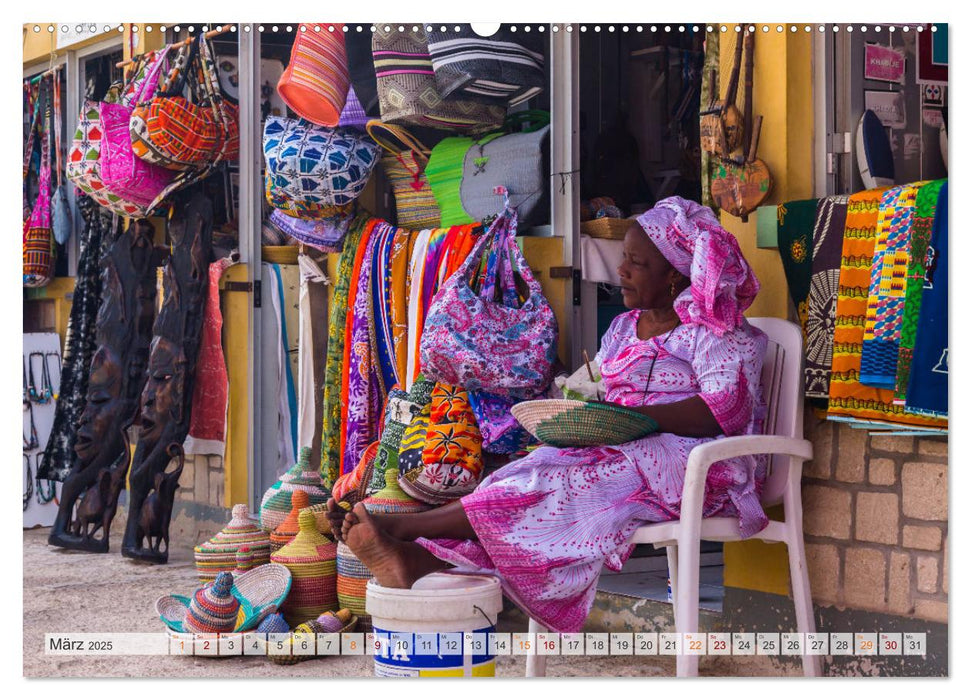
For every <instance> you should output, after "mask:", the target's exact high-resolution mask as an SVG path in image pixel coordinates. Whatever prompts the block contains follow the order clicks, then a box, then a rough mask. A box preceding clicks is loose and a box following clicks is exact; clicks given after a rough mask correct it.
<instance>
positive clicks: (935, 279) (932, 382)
mask: <svg viewBox="0 0 971 700" xmlns="http://www.w3.org/2000/svg"><path fill="white" fill-rule="evenodd" d="M947 191H948V183H947V182H946V181H945V182H944V184H943V185H942V186H941V189H940V193H939V194H938V197H937V208H936V210H935V213H934V230H933V233H932V234H931V244H930V246H929V247H928V249H927V259H926V261H925V263H924V267H925V269H926V275H925V282H924V290H923V295H922V298H921V305H920V318H919V322H918V327H919V328H920V333H919V334H918V336H917V342H916V343H915V345H914V359H913V362H912V364H911V373H910V383H909V384H908V386H907V410H908V411H921V412H928V413H934V414H936V415H941V416H946V415H947V412H948V393H947V380H948V336H947V257H948V254H947V247H948V242H947V239H948V232H947Z"/></svg>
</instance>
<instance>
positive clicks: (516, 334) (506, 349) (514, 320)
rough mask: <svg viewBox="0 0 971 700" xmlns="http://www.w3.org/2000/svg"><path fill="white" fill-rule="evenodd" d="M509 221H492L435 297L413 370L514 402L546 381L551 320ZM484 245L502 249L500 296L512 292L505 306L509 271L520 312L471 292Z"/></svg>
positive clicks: (553, 338)
mask: <svg viewBox="0 0 971 700" xmlns="http://www.w3.org/2000/svg"><path fill="white" fill-rule="evenodd" d="M516 222H517V218H516V213H515V210H513V209H506V210H505V211H504V212H503V213H502V214H500V215H499V216H498V217H497V218H496V220H495V221H494V222H493V224H492V225H491V226H490V227H489V232H488V233H487V234H486V235H485V236H483V237H482V238H481V239H480V240H479V242H478V244H477V245H476V247H475V249H473V251H472V253H471V254H470V255H469V257H468V258H466V260H465V262H464V263H462V267H460V268H459V270H458V271H457V272H456V273H455V274H454V275H453V276H452V277H450V278H449V279H448V281H447V282H446V283H445V284H444V285H442V287H441V289H440V290H439V292H438V293H437V294H436V295H435V298H434V301H433V302H432V305H431V308H430V309H429V312H428V315H427V317H426V321H425V330H424V333H423V335H422V339H421V368H422V371H423V372H424V373H425V374H426V375H427V376H428V378H429V379H435V380H436V381H441V382H445V383H448V384H454V385H457V386H461V387H463V388H465V389H467V390H468V391H479V390H482V391H487V392H489V393H491V394H496V395H500V396H507V397H510V398H517V399H528V398H532V397H534V396H536V395H537V394H539V393H541V392H542V391H544V390H545V389H546V387H547V386H549V384H550V382H551V381H552V379H553V377H552V374H553V363H554V362H555V360H556V345H557V332H558V329H557V325H556V316H555V315H554V314H553V309H552V308H551V307H550V305H549V302H547V301H546V298H545V297H544V296H543V291H542V288H541V287H540V284H539V282H537V281H536V278H535V277H534V276H533V273H532V271H531V270H530V268H529V265H528V264H527V263H526V260H525V258H524V257H523V254H522V251H520V249H519V246H518V245H517V244H516V239H515V236H516ZM489 245H494V246H495V247H496V248H497V249H499V247H500V246H502V248H501V249H502V250H503V257H504V260H505V261H504V269H505V270H507V271H508V281H506V282H504V289H506V290H509V289H510V288H511V289H512V290H513V300H514V299H515V296H514V295H515V284H514V283H513V281H512V270H513V268H515V269H516V270H518V272H519V275H520V276H521V278H522V280H523V281H524V282H525V284H526V287H527V288H528V289H529V298H528V299H527V300H526V301H525V302H524V303H523V304H522V305H520V306H517V305H515V304H514V303H513V304H512V305H511V304H510V303H509V302H510V299H509V298H508V297H507V298H505V299H504V300H503V302H501V303H499V302H495V301H493V298H492V296H491V295H489V294H487V293H485V292H479V293H476V292H475V291H473V290H472V287H471V286H470V283H471V280H472V277H473V276H474V274H475V270H476V269H477V268H478V265H479V263H480V261H481V259H482V256H483V255H484V254H485V252H486V250H487V246H489ZM426 275H427V270H426Z"/></svg>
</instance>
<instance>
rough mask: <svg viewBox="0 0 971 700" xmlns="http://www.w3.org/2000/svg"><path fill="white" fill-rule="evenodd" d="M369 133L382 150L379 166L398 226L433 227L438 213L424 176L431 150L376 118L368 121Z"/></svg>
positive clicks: (437, 218)
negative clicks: (382, 171)
mask: <svg viewBox="0 0 971 700" xmlns="http://www.w3.org/2000/svg"><path fill="white" fill-rule="evenodd" d="M367 130H368V133H369V134H370V135H371V138H373V139H374V140H375V141H376V142H377V143H378V145H380V146H381V148H382V149H384V155H383V156H382V158H381V166H382V167H383V168H384V174H385V177H387V178H388V181H389V182H390V183H391V188H392V189H393V190H394V204H395V216H396V217H397V221H398V225H399V226H402V227H404V228H410V229H423V228H435V227H438V226H439V225H440V221H441V212H440V211H439V210H438V204H437V203H436V202H435V195H434V194H432V189H431V187H430V186H429V184H428V178H426V177H425V166H427V165H428V156H429V154H430V153H431V151H430V150H429V149H428V147H427V146H425V145H424V144H423V143H422V142H421V141H419V140H418V139H417V138H415V137H414V136H412V135H411V134H410V133H409V132H408V131H405V129H404V128H402V127H400V126H395V125H394V124H385V123H384V122H381V121H379V120H377V119H374V120H372V121H370V122H368V125H367Z"/></svg>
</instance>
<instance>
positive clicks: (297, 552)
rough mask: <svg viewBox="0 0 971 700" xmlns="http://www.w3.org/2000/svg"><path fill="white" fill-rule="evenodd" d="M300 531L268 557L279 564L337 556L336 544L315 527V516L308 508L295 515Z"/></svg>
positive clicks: (320, 559)
mask: <svg viewBox="0 0 971 700" xmlns="http://www.w3.org/2000/svg"><path fill="white" fill-rule="evenodd" d="M297 517H298V522H299V525H300V532H298V533H297V535H296V537H294V538H293V539H292V540H290V542H289V543H288V544H286V545H285V546H284V547H282V548H281V549H279V550H278V551H276V552H274V553H273V554H271V555H270V559H272V560H273V561H275V562H278V563H280V564H288V563H294V562H302V563H310V562H314V561H321V562H323V561H325V560H328V559H335V558H336V557H337V549H336V546H335V545H334V544H333V543H332V542H331V541H330V540H329V539H327V538H326V537H324V536H323V535H321V534H320V531H319V530H318V529H317V518H315V517H314V514H313V513H312V512H311V511H310V510H309V509H306V508H305V509H304V510H302V511H300V514H299V515H298V516H297Z"/></svg>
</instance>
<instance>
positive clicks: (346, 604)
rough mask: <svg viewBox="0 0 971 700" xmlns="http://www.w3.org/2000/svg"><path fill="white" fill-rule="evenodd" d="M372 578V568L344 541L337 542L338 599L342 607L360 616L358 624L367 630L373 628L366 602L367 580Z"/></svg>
mask: <svg viewBox="0 0 971 700" xmlns="http://www.w3.org/2000/svg"><path fill="white" fill-rule="evenodd" d="M370 580H371V570H370V569H369V568H367V567H366V566H364V563H363V562H362V561H361V560H360V559H358V558H357V555H355V554H354V552H352V551H351V549H350V547H348V546H347V545H346V544H344V543H343V542H338V543H337V601H338V603H339V604H340V607H341V608H347V609H348V610H350V611H351V613H352V614H353V615H355V616H356V617H357V618H358V624H359V625H360V626H361V629H363V630H364V631H365V632H368V631H370V630H371V616H370V615H368V614H367V612H366V610H365V607H364V603H365V599H366V597H367V582H368V581H370Z"/></svg>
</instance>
